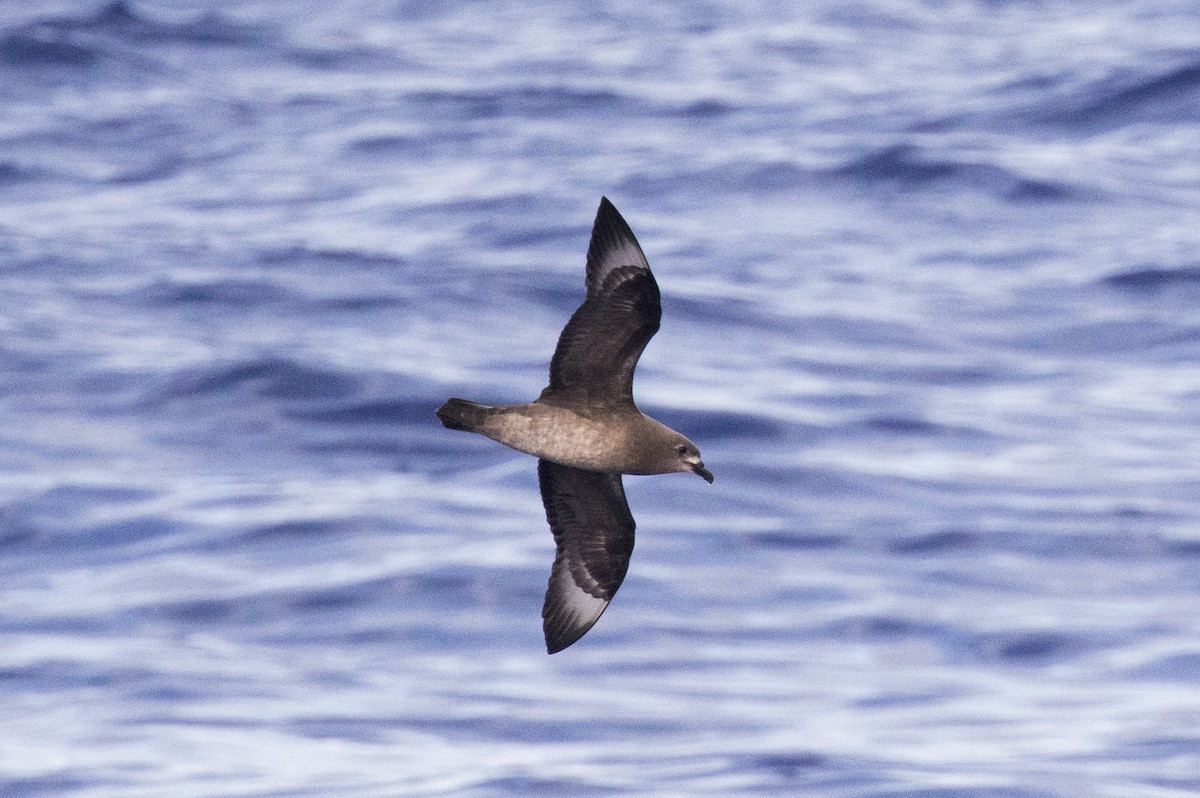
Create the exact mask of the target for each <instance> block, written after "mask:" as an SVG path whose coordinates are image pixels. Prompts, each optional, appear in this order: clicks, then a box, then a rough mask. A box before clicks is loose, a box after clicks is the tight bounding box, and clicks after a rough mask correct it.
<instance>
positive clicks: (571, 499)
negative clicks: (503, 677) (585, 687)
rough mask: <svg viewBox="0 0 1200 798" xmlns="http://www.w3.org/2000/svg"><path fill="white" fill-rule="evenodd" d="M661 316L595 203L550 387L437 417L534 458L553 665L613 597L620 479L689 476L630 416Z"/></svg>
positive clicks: (690, 447) (688, 467)
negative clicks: (546, 547) (548, 543)
mask: <svg viewBox="0 0 1200 798" xmlns="http://www.w3.org/2000/svg"><path fill="white" fill-rule="evenodd" d="M661 315H662V310H661V305H660V300H659V291H658V284H657V283H656V282H655V281H654V275H652V274H651V273H650V266H649V264H647V263H646V257H645V255H644V254H642V248H641V246H639V245H638V243H637V239H636V238H634V236H633V232H632V231H631V230H630V229H629V225H628V224H626V223H625V220H624V219H622V218H621V215H620V214H619V213H618V212H617V209H616V208H614V207H613V205H612V203H610V202H609V201H608V199H607V198H601V200H600V209H599V211H597V213H596V223H595V225H594V226H593V228H592V240H591V244H590V245H589V247H588V256H587V296H586V297H585V299H584V301H583V304H582V305H580V306H579V308H578V309H577V310H576V311H575V313H574V315H572V316H571V319H570V321H568V322H567V325H566V327H564V328H563V331H562V334H561V335H560V336H559V339H558V347H557V348H556V349H555V352H554V358H553V359H552V360H551V362H550V384H549V385H548V386H547V387H546V389H545V390H543V391H542V393H541V395H540V396H539V397H538V398H537V399H536V400H534V401H532V402H529V403H527V404H515V405H482V404H478V403H476V402H469V401H467V400H465V399H450V400H447V401H446V403H445V404H443V405H442V406H441V407H439V408H438V411H437V415H438V418H439V419H441V421H442V423H443V424H444V425H445V426H446V427H448V428H450V429H457V430H466V431H470V432H478V433H480V434H481V435H486V436H487V437H489V438H491V439H492V440H495V441H498V442H499V443H502V444H504V445H505V446H509V447H511V448H513V449H516V450H517V451H520V452H524V453H526V454H531V455H533V456H534V457H537V458H538V482H539V484H540V486H541V492H542V503H543V504H544V505H545V508H546V519H547V521H549V523H550V528H551V530H552V531H553V533H554V540H555V544H556V546H557V550H558V553H557V556H556V557H555V560H554V567H553V568H552V570H551V573H550V583H549V585H548V587H547V589H546V601H545V605H544V606H543V608H542V618H543V627H544V631H545V634H546V648H547V650H548V651H549V652H550V653H551V654H553V653H555V652H556V651H561V650H562V649H564V648H566V647H567V646H569V645H571V644H572V643H574V642H575V641H576V640H578V639H579V638H580V637H582V636H583V634H584V633H585V632H587V630H588V629H590V628H591V627H592V625H593V624H594V623H595V622H596V620H597V619H598V618H599V617H600V615H601V613H603V612H604V609H605V608H606V607H607V606H608V602H609V601H610V600H611V599H612V597H613V595H614V594H615V593H616V591H617V588H618V587H619V586H620V585H621V581H622V580H623V579H624V578H625V571H626V569H627V568H628V566H629V556H630V554H631V553H632V552H633V532H634V521H633V516H632V515H631V514H630V512H629V505H628V503H627V502H626V500H625V489H624V486H623V485H622V484H621V474H669V473H673V472H678V471H691V472H693V473H696V474H699V475H700V476H701V477H703V478H704V479H705V480H707V481H708V482H712V479H713V477H712V474H711V473H709V471H708V469H706V468H705V467H704V463H703V461H702V460H701V459H700V451H699V449H697V448H696V446H695V444H693V443H692V442H691V441H689V440H688V439H687V438H686V437H684V436H683V435H682V434H680V433H678V432H676V431H675V430H673V429H671V428H670V427H667V426H666V425H664V424H661V423H659V422H658V421H655V420H654V419H652V418H650V417H649V416H647V415H645V414H643V413H642V412H641V411H640V410H638V408H637V405H635V404H634V402H633V372H634V368H635V367H636V366H637V361H638V358H639V357H640V356H641V354H642V350H643V349H644V348H645V346H646V343H647V342H648V341H649V340H650V338H651V337H652V336H653V335H654V333H655V332H656V331H657V330H658V325H659V319H660V317H661Z"/></svg>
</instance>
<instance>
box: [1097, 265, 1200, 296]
mask: <svg viewBox="0 0 1200 798" xmlns="http://www.w3.org/2000/svg"><path fill="white" fill-rule="evenodd" d="M1102 282H1103V283H1104V284H1105V285H1107V286H1109V287H1112V288H1119V289H1123V290H1127V291H1137V292H1153V291H1159V290H1162V289H1167V288H1173V287H1191V288H1200V265H1194V266H1183V267H1179V268H1166V267H1162V266H1143V267H1140V268H1136V269H1130V270H1128V271H1122V272H1117V273H1115V274H1110V275H1108V276H1107V277H1104V278H1103V280H1102Z"/></svg>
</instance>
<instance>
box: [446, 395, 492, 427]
mask: <svg viewBox="0 0 1200 798" xmlns="http://www.w3.org/2000/svg"><path fill="white" fill-rule="evenodd" d="M490 410H492V407H491V406H490V405H481V404H478V403H476V402H468V401H467V400H466V399H447V400H446V401H445V403H444V404H443V405H442V406H441V407H439V408H438V409H437V417H438V418H439V419H441V422H442V426H444V427H446V428H447V429H460V430H465V431H466V432H474V431H475V430H477V429H479V426H480V425H481V424H482V423H483V422H484V421H485V420H486V419H487V417H488V414H489V411H490Z"/></svg>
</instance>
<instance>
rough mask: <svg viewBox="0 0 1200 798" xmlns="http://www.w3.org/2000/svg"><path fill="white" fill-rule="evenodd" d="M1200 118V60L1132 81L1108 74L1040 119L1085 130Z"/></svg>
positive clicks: (1190, 120) (1178, 121)
mask: <svg viewBox="0 0 1200 798" xmlns="http://www.w3.org/2000/svg"><path fill="white" fill-rule="evenodd" d="M1197 120H1200V62H1196V63H1190V64H1184V65H1182V66H1177V67H1175V68H1173V69H1169V70H1166V71H1163V72H1160V73H1157V74H1151V75H1148V76H1144V77H1141V78H1139V79H1133V80H1130V79H1129V78H1128V77H1127V76H1117V77H1109V78H1106V79H1105V80H1103V81H1100V82H1099V83H1096V84H1093V85H1091V86H1089V87H1088V88H1086V89H1084V90H1082V91H1079V92H1077V94H1076V97H1075V98H1074V102H1071V100H1070V99H1068V100H1067V101H1066V102H1065V103H1064V102H1062V100H1061V99H1060V100H1059V101H1058V102H1057V103H1056V106H1055V108H1054V109H1053V110H1050V111H1048V112H1046V113H1044V114H1042V115H1041V121H1044V122H1048V123H1051V124H1056V125H1063V126H1067V127H1074V128H1080V129H1082V130H1084V131H1086V132H1091V131H1096V130H1107V129H1112V128H1117V127H1123V126H1125V125H1129V124H1134V123H1139V122H1153V123H1158V124H1163V123H1167V124H1171V123H1182V122H1186V123H1194V122H1196V121H1197Z"/></svg>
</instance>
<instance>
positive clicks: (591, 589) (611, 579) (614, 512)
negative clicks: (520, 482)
mask: <svg viewBox="0 0 1200 798" xmlns="http://www.w3.org/2000/svg"><path fill="white" fill-rule="evenodd" d="M538 483H539V484H540V485H541V489H542V504H544V505H545V506H546V520H547V521H549V522H550V529H551V531H552V532H553V533H554V544H555V546H556V548H557V552H556V554H555V557H554V567H553V568H552V569H551V570H550V583H549V585H548V586H547V588H546V602H545V604H544V605H543V606H542V628H543V630H544V631H545V633H546V650H547V651H548V652H549V653H551V654H554V653H555V652H558V651H562V650H563V649H564V648H566V647H567V646H569V645H571V644H572V643H574V642H575V641H576V640H578V639H579V638H581V637H583V635H584V633H586V632H587V630H588V629H591V628H592V625H593V624H594V623H596V621H597V620H598V619H599V618H600V615H601V614H602V613H603V612H604V610H605V608H606V607H607V606H608V602H609V601H611V600H612V597H613V595H615V594H616V592H617V588H618V587H620V586H621V581H622V580H623V579H624V578H625V572H626V570H628V568H629V556H630V555H631V554H632V553H633V529H634V523H633V516H632V515H631V514H630V513H629V504H628V502H626V501H625V489H624V487H623V486H622V485H621V475H620V474H607V473H601V472H598V471H583V470H581V469H578V468H572V467H570V466H565V465H559V464H558V463H552V462H550V461H549V460H538Z"/></svg>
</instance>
